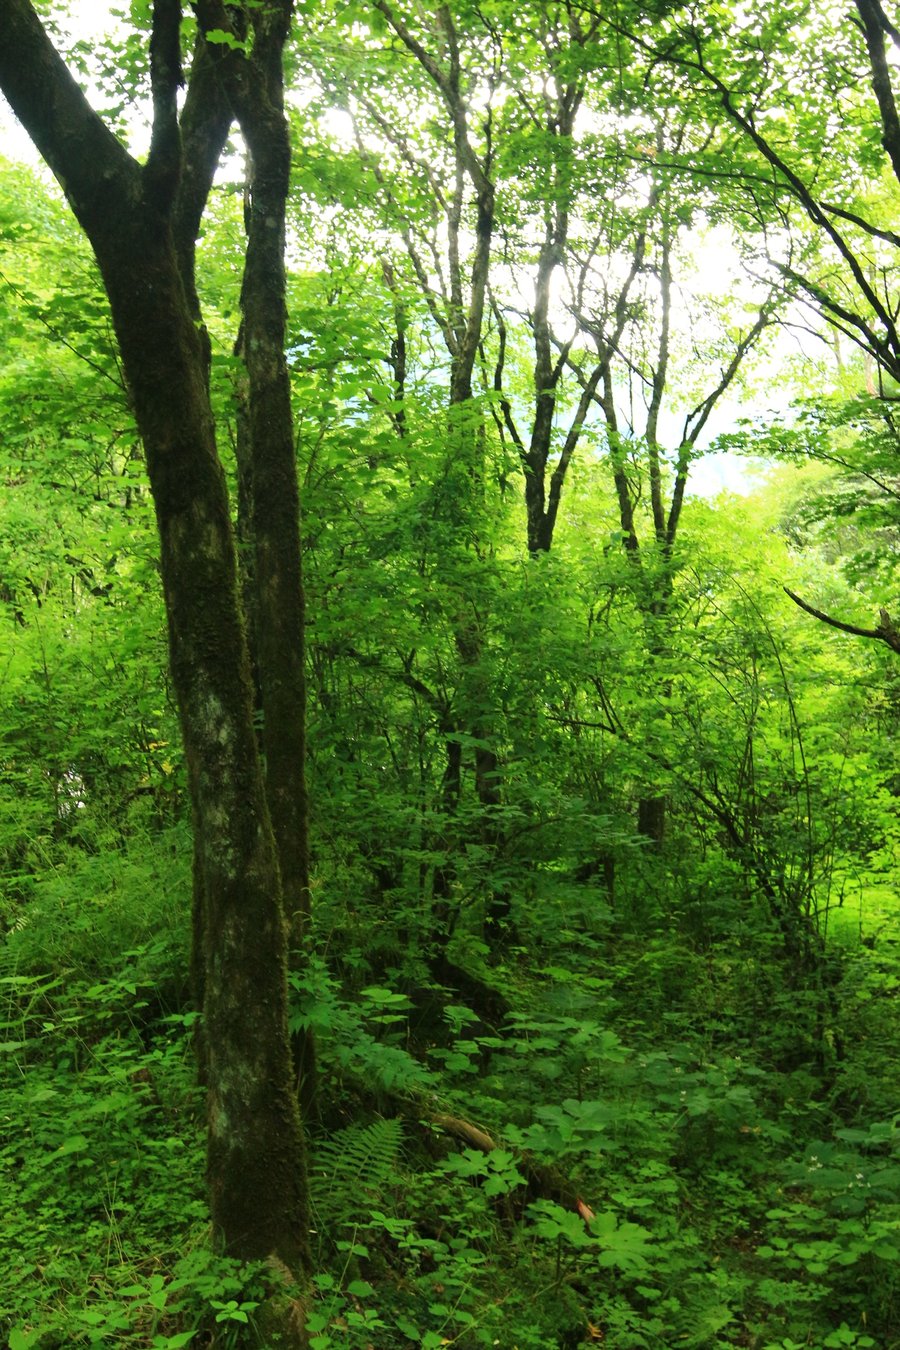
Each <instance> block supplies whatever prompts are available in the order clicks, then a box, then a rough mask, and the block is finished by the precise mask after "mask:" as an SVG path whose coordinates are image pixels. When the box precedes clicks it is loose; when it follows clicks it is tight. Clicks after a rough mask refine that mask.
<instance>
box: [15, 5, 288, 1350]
mask: <svg viewBox="0 0 900 1350" xmlns="http://www.w3.org/2000/svg"><path fill="white" fill-rule="evenodd" d="M289 21H290V4H289V3H287V0H284V2H283V3H275V4H272V5H269V6H266V7H262V8H257V7H255V6H250V5H248V6H246V7H245V6H238V7H235V6H232V7H229V8H228V9H227V10H226V9H225V7H224V6H222V5H219V4H217V3H214V2H211V3H205V4H201V5H199V6H198V7H197V37H196V42H195V47H194V54H193V59H192V64H191V70H190V76H189V79H188V87H187V93H186V97H185V99H184V104H183V107H182V111H181V114H180V116H179V113H178V88H179V85H180V83H181V81H182V55H181V37H180V26H181V6H180V4H179V3H177V0H157V2H156V3H155V4H154V6H153V12H152V27H151V30H150V32H149V55H150V78H151V88H152V96H153V126H152V140H151V146H150V152H149V155H148V157H147V161H146V163H145V164H143V165H141V164H139V163H138V162H137V161H136V160H135V159H134V158H133V157H132V156H131V155H130V154H129V153H128V151H127V150H126V149H125V148H124V146H123V145H122V144H121V142H120V141H119V140H118V139H117V138H116V137H115V135H114V134H113V133H112V131H111V130H110V129H109V127H108V126H107V125H106V124H105V123H104V121H103V120H102V119H101V117H100V116H99V115H98V114H97V113H96V112H95V111H94V110H93V108H92V107H91V106H90V105H89V103H88V101H87V99H86V97H85V95H84V94H83V93H82V91H81V89H80V88H79V86H78V84H77V83H76V81H75V80H74V78H73V76H72V75H71V73H70V72H69V70H68V69H67V67H66V65H65V63H64V62H63V60H62V58H61V57H60V55H59V53H58V52H57V51H56V50H55V48H54V47H53V45H52V43H51V42H50V39H49V38H48V36H47V33H46V31H45V30H44V28H43V26H42V24H41V22H40V20H39V19H38V17H37V15H36V13H35V11H34V9H33V8H32V6H31V4H30V3H28V0H11V3H10V4H9V5H8V6H7V9H6V13H5V24H4V42H3V47H2V53H0V88H2V90H3V92H4V93H5V95H6V97H7V98H8V100H9V102H10V104H11V105H12V108H13V110H14V111H15V113H16V115H17V116H18V117H19V119H20V120H21V122H22V123H23V124H24V126H25V127H26V129H27V130H28V132H29V134H30V135H31V137H32V139H33V140H34V142H35V144H36V146H37V148H38V150H39V151H40V153H41V155H42V156H43V158H44V159H45V161H46V162H47V164H48V165H49V166H50V168H51V169H52V171H53V173H54V175H55V176H56V178H57V179H58V181H59V182H60V184H61V186H62V187H63V190H64V192H65V195H66V198H67V200H68V202H69V205H70V207H71V209H72V211H73V212H74V214H75V216H76V218H77V220H78V222H79V224H80V225H81V228H82V229H83V231H84V233H85V234H86V236H87V238H88V239H89V241H90V244H91V247H92V249H93V252H94V255H95V257H96V260H97V263H98V266H99V269H100V273H101V275H102V278H103V283H104V286H105V289H106V293H107V296H108V298H109V303H110V308H111V312H112V319H113V324H114V328H115V333H116V338H117V342H118V346H119V351H120V355H121V360H122V365H123V369H124V373H125V377H126V380H127V383H128V387H129V390H130V393H131V397H132V400H133V406H134V412H135V417H136V421H137V426H138V430H139V432H140V435H141V438H142V441H143V446H144V450H145V454H146V459H147V467H148V471H149V476H150V482H151V487H152V492H153V499H154V505H155V510H156V519H157V525H158V530H159V539H160V550H161V569H162V578H163V589H164V596H165V603H166V611H167V617H168V632H169V649H170V664H171V673H172V681H173V686H174V689H175V693H176V697H177V702H178V706H179V712H180V719H181V728H182V734H183V738H184V744H185V751H186V757H187V765H188V776H189V785H190V795H191V802H192V815H193V826H194V841H195V857H194V884H195V932H194V962H195V969H196V972H197V976H198V985H199V986H200V988H201V990H202V1009H203V1032H202V1061H203V1062H202V1071H203V1075H204V1080H205V1083H206V1087H207V1093H208V1122H207V1125H208V1182H209V1196H210V1209H211V1215H212V1220H213V1226H214V1229H215V1232H216V1233H217V1235H218V1237H219V1239H220V1240H221V1242H222V1243H223V1245H224V1247H225V1249H226V1251H228V1252H230V1253H231V1254H233V1255H236V1256H239V1257H241V1258H244V1259H254V1260H255V1259H266V1258H270V1257H272V1258H275V1259H276V1260H277V1262H278V1263H279V1269H286V1270H288V1271H290V1272H291V1274H292V1276H293V1277H296V1278H297V1279H299V1280H300V1281H301V1282H302V1280H303V1279H304V1277H305V1276H306V1275H307V1274H308V1271H309V1263H310V1257H309V1247H308V1237H307V1215H306V1192H305V1179H304V1175H305V1174H304V1160H303V1140H302V1134H301V1128H300V1121H299V1115H298V1110H297V1103H296V1094H295V1089H294V1082H293V1075H292V1068H291V1058H290V1049H289V1043H288V1036H287V1021H286V975H285V962H286V951H287V919H288V918H292V917H293V914H294V913H295V912H298V911H299V912H302V911H303V909H304V907H305V904H306V890H307V879H306V876H305V870H304V869H305V860H304V858H305V845H304V843H303V840H304V838H305V835H304V832H303V822H302V812H303V809H304V793H303V787H302V783H303V779H302V739H301V736H302V733H301V732H300V731H299V730H298V728H302V720H303V719H302V693H303V690H302V646H301V642H302V589H301V581H300V562H299V528H298V514H297V513H298V507H297V491H296V475H295V469H294V459H293V436H292V430H291V413H290V401H289V390H288V383H287V369H286V364H285V358H284V322H285V309H284V264H283V249H284V212H285V201H286V196H287V189H288V174H289V167H290V147H289V142H288V136H287V127H286V122H285V118H284V113H283V87H282V86H283V76H282V66H283V58H284V48H285V43H286V41H287V36H288V26H289ZM234 119H237V121H238V123H239V125H240V129H241V133H242V135H243V137H244V140H245V143H246V145H247V147H248V149H249V151H250V155H251V162H252V172H251V180H250V193H251V204H250V211H249V228H248V240H247V249H246V257H245V264H244V283H243V290H242V325H243V343H242V349H243V351H244V352H245V353H246V365H247V379H248V384H249V405H250V406H249V424H250V437H251V443H252V451H251V453H252V464H253V475H252V496H253V522H254V536H255V547H256V569H255V572H256V587H257V592H258V605H259V614H260V625H259V629H260V634H261V639H260V649H259V666H260V672H261V687H262V694H263V700H264V719H265V722H264V727H265V729H264V746H265V754H266V762H265V768H264V766H263V761H262V757H261V755H260V751H259V749H258V746H257V742H256V737H255V732H254V724H253V703H252V696H251V686H250V677H249V664H248V651H247V641H246V636H245V627H244V619H243V614H242V604H241V598H240V595H239V590H238V581H237V572H236V565H235V547H234V538H233V531H232V525H231V519H230V510H229V503H228V496H227V492H226V486H225V476H224V472H223V469H222V465H221V463H220V460H219V456H218V453H217V447H216V438H215V425H214V418H213V414H212V410H211V404H210V394H209V367H210V347H209V340H208V337H207V335H206V332H205V329H204V328H203V325H202V322H201V318H200V307H199V299H198V291H197V283H196V278H195V268H194V252H195V240H196V237H197V233H198V229H199V225H200V220H201V216H202V213H203V209H204V205H205V203H206V199H207V196H208V193H209V190H210V186H211V183H212V178H213V175H214V173H215V170H216V165H217V163H218V161H219V158H220V156H221V154H222V151H223V148H224V146H225V143H226V139H227V136H228V133H229V129H230V127H231V124H232V121H233V120H234ZM285 895H287V896H288V897H289V899H288V903H289V905H290V908H291V914H290V915H286V913H285V905H284V896H285ZM302 1321H303V1318H302V1316H299V1315H297V1316H294V1315H293V1314H292V1313H290V1312H289V1313H288V1314H286V1315H285V1317H284V1318H283V1319H282V1328H281V1329H282V1331H283V1332H284V1334H285V1335H287V1334H290V1335H291V1336H293V1337H294V1339H295V1340H297V1341H298V1342H299V1340H300V1338H301V1337H302V1326H301V1324H302Z"/></svg>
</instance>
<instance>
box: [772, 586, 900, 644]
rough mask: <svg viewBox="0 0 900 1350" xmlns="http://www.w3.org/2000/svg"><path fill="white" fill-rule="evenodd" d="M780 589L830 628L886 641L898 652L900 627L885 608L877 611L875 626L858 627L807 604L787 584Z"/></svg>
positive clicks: (878, 640)
mask: <svg viewBox="0 0 900 1350" xmlns="http://www.w3.org/2000/svg"><path fill="white" fill-rule="evenodd" d="M782 590H783V591H784V593H785V595H789V596H790V598H791V599H792V600H793V602H794V604H795V605H799V606H800V608H801V609H802V610H805V611H806V613H807V614H811V615H812V617H813V618H814V619H820V620H821V622H822V623H827V624H828V625H829V626H830V627H831V628H837V629H839V630H840V631H841V632H842V633H852V634H853V636H854V637H864V638H874V639H875V640H876V641H877V642H886V643H887V645H888V646H889V647H890V648H891V650H892V651H895V652H897V653H900V629H898V628H897V625H896V624H895V623H894V621H893V619H892V618H891V616H890V614H888V612H887V610H886V609H882V610H880V611H879V618H880V620H881V622H880V623H879V625H878V627H877V628H859V627H857V625H856V624H853V623H844V622H843V621H842V620H841V619H834V618H832V617H831V615H830V614H825V613H823V611H822V610H821V609H815V608H814V607H813V606H812V605H808V604H807V603H806V601H805V600H801V599H800V596H799V595H795V594H794V592H793V591H792V590H790V589H789V588H788V587H787V586H783V587H782Z"/></svg>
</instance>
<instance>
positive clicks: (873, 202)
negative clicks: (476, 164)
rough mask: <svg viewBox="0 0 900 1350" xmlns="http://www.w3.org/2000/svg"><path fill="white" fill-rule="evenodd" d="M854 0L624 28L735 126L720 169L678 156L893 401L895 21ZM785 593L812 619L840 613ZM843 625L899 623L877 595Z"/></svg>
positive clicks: (825, 332)
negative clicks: (719, 196)
mask: <svg viewBox="0 0 900 1350" xmlns="http://www.w3.org/2000/svg"><path fill="white" fill-rule="evenodd" d="M855 11H856V12H855V13H854V14H851V15H850V16H849V18H847V17H846V16H844V15H842V14H840V13H839V12H838V11H836V10H826V11H824V12H823V13H822V14H820V15H817V16H816V22H815V23H813V24H809V22H808V17H809V16H808V13H807V11H806V9H805V7H803V6H799V7H796V8H795V7H793V6H791V5H787V6H784V7H779V9H778V11H773V13H772V14H771V16H770V17H769V18H768V19H767V22H766V25H765V30H764V32H762V33H761V34H757V33H754V34H753V35H752V37H751V36H750V35H749V33H748V32H747V31H746V30H742V29H741V28H740V26H737V27H731V28H729V27H728V26H727V24H726V25H724V26H723V24H722V21H721V16H720V15H712V14H711V15H710V16H709V17H708V18H707V17H706V16H703V17H700V18H696V19H692V20H691V22H690V23H682V22H680V21H679V20H678V18H677V17H676V20H675V22H674V23H673V24H672V25H671V27H670V32H669V34H668V35H667V37H666V38H665V39H664V40H662V41H661V42H659V43H653V42H652V41H648V40H647V39H646V38H644V37H643V36H642V35H638V34H632V35H631V36H632V38H633V39H634V40H635V41H637V43H638V44H639V45H640V46H641V47H642V48H643V49H645V50H647V51H648V52H650V51H652V53H653V59H654V60H655V59H660V60H662V61H664V62H666V63H667V64H668V65H669V66H670V68H672V69H673V70H674V71H675V72H677V73H678V74H679V75H681V76H684V77H685V79H686V85H687V87H688V88H689V89H690V90H691V91H692V93H693V95H694V96H697V95H698V94H699V96H700V98H701V99H706V100H707V101H708V106H712V107H715V108H716V109H717V110H721V112H723V113H724V115H725V118H726V119H727V120H728V121H729V122H730V124H731V126H732V127H733V129H734V131H735V140H734V143H733V144H734V151H735V155H734V161H733V162H732V164H731V165H729V166H728V167H727V168H726V169H723V167H722V165H721V162H719V163H718V164H716V165H711V164H710V163H709V162H708V161H706V162H704V161H703V159H702V157H701V159H700V160H699V161H696V160H695V161H694V162H693V163H690V162H689V161H688V160H687V159H685V160H683V167H684V168H685V169H687V170H690V171H691V172H697V173H699V174H701V175H704V174H710V173H711V174H713V175H714V176H718V177H720V178H725V179H727V180H728V181H729V182H730V183H731V184H732V185H733V186H735V187H736V188H737V189H738V190H739V191H740V192H742V193H743V195H744V199H745V202H747V203H748V205H749V215H750V219H751V221H753V222H754V223H755V228H756V229H757V231H758V234H759V239H760V246H759V251H760V254H761V258H762V259H764V261H765V264H766V265H767V267H768V268H769V269H770V270H771V271H772V272H773V273H774V274H775V276H776V277H777V278H779V280H780V282H781V284H782V286H783V287H784V289H785V290H786V292H787V293H788V294H791V295H796V296H798V297H800V298H801V299H802V300H804V301H805V303H806V304H807V305H808V306H809V307H810V308H811V309H812V311H813V312H814V313H815V314H816V315H817V316H819V318H820V319H821V320H823V321H824V325H825V326H824V328H823V327H822V326H821V325H820V326H819V328H818V335H820V336H826V340H829V341H830V340H831V335H836V336H838V337H843V338H845V339H847V340H848V341H849V343H850V344H851V346H852V347H856V348H858V349H859V350H861V351H862V352H863V353H864V355H865V356H866V358H867V359H868V361H869V362H870V363H871V364H872V366H873V367H874V375H875V376H876V377H877V388H876V380H875V379H871V380H870V378H868V377H867V381H866V382H867V384H870V383H871V388H869V390H868V393H869V394H870V395H876V394H877V396H878V397H879V398H881V399H884V400H886V401H888V402H890V401H892V399H893V397H894V390H895V389H896V387H897V384H898V383H900V329H898V325H897V313H898V298H897V281H896V267H897V250H898V249H900V234H898V233H897V231H896V229H895V228H894V217H895V215H896V206H897V187H898V184H900V111H898V106H897V94H896V76H895V75H894V73H893V72H894V69H895V62H894V61H893V60H892V56H891V53H892V52H894V53H895V52H896V51H897V50H900V31H898V29H897V27H896V26H895V25H894V24H893V23H892V21H891V20H890V19H889V18H888V15H887V14H886V12H885V9H884V5H883V4H882V3H881V0H855ZM866 84H868V86H869V87H870V89H871V95H869V96H868V97H867V96H866V95H865V94H864V92H863V91H864V89H865V87H866ZM873 105H874V106H873ZM810 166H812V167H810ZM887 431H888V433H892V426H891V423H890V414H889V412H888V413H887ZM888 439H890V435H889V436H888ZM788 594H789V595H791V598H792V599H794V600H795V602H796V603H797V604H798V605H800V606H801V608H805V609H806V610H807V612H808V613H810V614H812V615H813V616H814V617H816V618H819V619H821V620H823V621H825V622H826V623H835V624H837V626H841V625H842V622H843V621H841V620H837V619H834V618H833V617H832V616H829V615H825V614H824V613H823V612H822V611H820V610H818V609H816V607H815V606H812V605H809V604H807V603H806V602H805V601H804V600H802V599H801V598H800V597H798V596H795V595H794V594H793V593H792V592H791V591H790V590H789V591H788ZM843 627H844V629H845V631H848V632H851V633H855V634H856V635H857V636H862V637H868V638H874V639H876V640H880V641H884V642H886V643H887V644H888V646H891V647H892V648H894V649H896V648H897V644H898V639H897V635H896V622H895V620H894V619H892V617H891V615H890V613H889V612H888V611H887V609H886V608H885V607H884V606H883V605H882V606H881V607H880V618H879V623H878V625H877V626H875V627H874V628H869V627H861V626H859V625H852V624H846V623H844V624H843Z"/></svg>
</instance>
